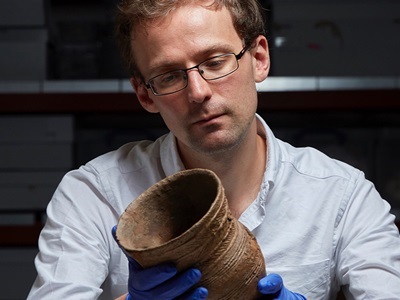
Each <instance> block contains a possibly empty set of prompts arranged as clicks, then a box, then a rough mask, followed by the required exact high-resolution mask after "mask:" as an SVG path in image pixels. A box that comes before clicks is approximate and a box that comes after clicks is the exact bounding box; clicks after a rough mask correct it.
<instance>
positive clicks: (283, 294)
mask: <svg viewBox="0 0 400 300" xmlns="http://www.w3.org/2000/svg"><path fill="white" fill-rule="evenodd" d="M258 290H259V292H260V293H261V294H264V295H269V296H270V297H268V298H267V299H271V300H272V299H273V300H306V298H305V297H304V296H302V295H300V294H297V293H293V292H291V291H289V290H288V289H287V288H285V286H284V285H283V280H282V277H281V276H279V275H278V274H269V275H267V276H265V277H264V278H261V279H260V281H259V282H258Z"/></svg>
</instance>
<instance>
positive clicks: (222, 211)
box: [117, 169, 265, 300]
mask: <svg viewBox="0 0 400 300" xmlns="http://www.w3.org/2000/svg"><path fill="white" fill-rule="evenodd" d="M117 238H118V240H119V242H120V245H121V246H122V247H123V248H124V249H125V251H126V253H127V254H128V255H130V256H132V257H133V258H134V259H135V260H136V261H137V262H138V263H140V264H141V265H142V266H143V267H150V266H154V265H157V264H160V263H162V262H174V263H175V264H176V266H177V268H178V270H184V269H187V268H189V267H196V268H198V269H200V270H201V272H202V274H203V276H202V279H201V281H200V282H199V284H198V285H199V286H204V287H206V288H207V289H208V291H209V297H208V299H231V300H232V299H258V298H259V297H260V296H261V294H259V293H258V291H257V283H258V280H259V279H261V277H263V276H265V263H264V258H263V255H262V253H261V250H260V248H259V246H258V244H257V241H256V239H255V237H254V236H253V235H252V233H251V232H250V231H249V230H248V229H247V228H246V227H245V226H244V225H243V224H241V223H240V222H239V221H237V220H236V219H235V218H234V217H233V216H232V215H231V213H230V211H229V208H228V202H227V199H226V197H225V194H224V189H223V187H222V184H221V182H220V180H219V178H218V177H217V176H216V175H215V173H213V172H211V171H209V170H204V169H192V170H185V171H181V172H178V173H176V174H174V175H171V176H169V177H166V178H165V179H163V180H161V181H159V182H158V183H156V184H155V185H153V186H151V187H150V188H149V189H148V190H146V191H145V192H143V193H142V194H141V195H140V196H139V197H138V198H137V199H135V200H134V201H133V202H132V203H131V204H130V205H129V206H128V207H127V209H126V210H125V212H124V213H123V214H122V216H121V218H120V220H119V222H118V227H117Z"/></svg>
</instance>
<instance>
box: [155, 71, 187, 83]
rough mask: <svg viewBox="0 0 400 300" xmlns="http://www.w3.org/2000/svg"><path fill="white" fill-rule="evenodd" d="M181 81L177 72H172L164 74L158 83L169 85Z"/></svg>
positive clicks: (180, 76)
mask: <svg viewBox="0 0 400 300" xmlns="http://www.w3.org/2000/svg"><path fill="white" fill-rule="evenodd" d="M181 79H182V75H181V74H180V73H178V72H172V73H168V74H164V75H162V76H160V77H159V78H158V81H159V83H160V84H162V85H171V84H174V83H175V82H177V81H179V80H181Z"/></svg>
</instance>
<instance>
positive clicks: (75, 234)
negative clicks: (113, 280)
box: [28, 167, 118, 300]
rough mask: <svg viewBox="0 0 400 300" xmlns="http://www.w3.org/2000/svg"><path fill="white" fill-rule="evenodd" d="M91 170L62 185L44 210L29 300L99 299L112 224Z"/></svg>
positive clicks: (77, 173) (111, 215) (70, 176)
mask: <svg viewBox="0 0 400 300" xmlns="http://www.w3.org/2000/svg"><path fill="white" fill-rule="evenodd" d="M97 181H98V177H97V176H96V174H95V172H94V171H93V170H89V168H88V167H82V168H80V169H79V170H75V171H72V172H70V173H68V174H67V175H66V176H65V177H64V178H63V180H62V181H61V183H60V185H59V187H58V188H57V190H56V191H55V193H54V196H53V198H52V200H51V201H50V203H49V205H48V208H47V217H48V219H47V221H46V225H45V227H44V229H43V230H42V232H41V235H40V238H39V253H38V255H37V257H36V259H35V265H36V269H37V273H38V275H37V278H36V281H35V282H34V284H33V287H32V289H31V292H30V294H29V296H28V299H41V300H45V299H64V300H65V299H97V298H98V297H99V296H100V294H101V293H102V289H101V285H102V283H103V282H104V280H105V279H106V277H107V275H108V272H109V263H110V260H111V254H110V251H112V250H111V249H115V247H113V245H111V244H112V243H115V242H114V241H111V240H110V236H111V234H109V232H111V228H112V226H113V225H112V224H114V225H115V224H116V223H117V220H118V213H117V212H115V210H114V209H113V208H112V207H111V206H110V205H109V203H108V201H107V199H106V196H105V193H103V192H102V190H101V188H100V185H99V184H98V182H97Z"/></svg>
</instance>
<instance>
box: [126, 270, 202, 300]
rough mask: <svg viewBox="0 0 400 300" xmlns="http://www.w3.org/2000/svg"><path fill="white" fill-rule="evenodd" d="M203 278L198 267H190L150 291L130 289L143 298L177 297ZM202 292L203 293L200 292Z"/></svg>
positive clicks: (133, 293) (131, 292) (132, 292)
mask: <svg viewBox="0 0 400 300" xmlns="http://www.w3.org/2000/svg"><path fill="white" fill-rule="evenodd" d="M200 278H201V272H200V271H199V270H197V269H188V270H186V271H183V272H181V273H178V274H177V275H176V276H175V277H173V278H171V279H170V280H168V281H166V282H164V283H163V284H160V285H159V286H155V287H154V288H153V289H151V290H148V291H138V290H136V291H129V293H130V294H132V295H138V296H140V297H142V296H145V297H147V298H145V297H143V299H175V298H177V297H179V296H181V295H183V294H184V293H186V292H187V291H188V290H189V289H190V288H192V287H193V286H194V285H195V284H196V283H197V282H199V280H200ZM200 294H201V293H200ZM140 297H139V298H140ZM200 299H201V298H200Z"/></svg>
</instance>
